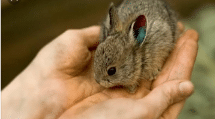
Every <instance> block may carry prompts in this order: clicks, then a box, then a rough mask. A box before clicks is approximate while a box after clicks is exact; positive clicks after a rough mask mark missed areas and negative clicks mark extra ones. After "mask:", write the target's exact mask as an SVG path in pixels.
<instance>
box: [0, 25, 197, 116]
mask: <svg viewBox="0 0 215 119" xmlns="http://www.w3.org/2000/svg"><path fill="white" fill-rule="evenodd" d="M98 35H99V27H90V28H87V29H83V30H69V31H67V32H65V33H64V34H62V35H61V36H59V37H58V38H56V39H55V40H54V41H53V42H51V43H50V44H48V45H47V46H46V47H44V48H43V49H42V50H41V51H40V53H39V54H38V55H37V57H36V58H35V59H34V60H33V62H32V63H31V64H30V65H29V66H28V67H27V69H26V70H25V71H24V72H23V73H21V74H20V75H19V76H18V77H17V78H16V79H15V80H14V81H13V82H12V83H11V84H10V85H9V86H8V87H7V88H6V89H4V90H3V92H2V102H3V104H2V106H3V111H5V112H6V110H8V111H7V112H6V113H4V115H5V116H8V115H10V113H11V112H14V113H15V114H13V115H12V117H20V116H21V117H23V116H24V117H26V118H49V117H50V118H57V117H60V116H61V117H62V118H63V117H66V116H65V115H67V114H68V112H72V113H70V117H74V116H76V114H78V112H79V111H81V110H82V109H83V107H85V109H87V108H89V107H90V106H92V105H94V104H96V103H99V102H102V101H105V100H108V99H110V98H119V97H128V98H134V99H137V98H142V97H144V96H145V95H146V94H148V92H149V91H150V90H149V88H150V83H149V82H147V81H145V82H143V83H141V86H140V88H139V89H138V91H137V93H136V94H128V93H127V92H126V91H125V90H123V89H120V88H119V89H115V90H113V89H104V88H103V87H101V86H100V85H98V84H97V83H96V82H95V80H94V78H93V71H92V61H93V52H94V50H95V47H96V44H97V41H98ZM194 59H195V58H194ZM193 62H194V61H193ZM21 81H22V83H21ZM11 87H13V88H11ZM21 87H22V88H21ZM23 87H25V88H23ZM20 88H21V89H22V90H20ZM20 91H21V92H23V93H24V94H23V95H15V96H14V95H11V93H12V92H13V93H14V92H17V94H20ZM14 98H16V99H19V98H20V100H15V101H14ZM8 99H9V100H8ZM4 102H5V103H4ZM19 102H24V103H23V104H22V105H18V106H17V105H15V107H14V108H13V106H14V105H12V104H14V103H16V104H17V103H19ZM9 103H12V104H11V106H12V109H11V107H10V106H8V105H9ZM28 104H30V105H28ZM26 105H28V106H26ZM14 109H21V110H22V111H21V113H17V112H16V110H14ZM35 109H36V111H35ZM4 115H3V116H4ZM67 116H68V115H67Z"/></svg>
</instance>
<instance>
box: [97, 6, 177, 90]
mask: <svg viewBox="0 0 215 119" xmlns="http://www.w3.org/2000/svg"><path fill="white" fill-rule="evenodd" d="M132 15H133V16H132ZM135 15H136V16H135ZM149 19H150V20H149ZM174 25H175V24H174ZM148 26H149V27H148ZM170 29H171V27H170V26H169V25H168V24H167V22H166V21H163V18H162V19H161V20H160V19H159V15H158V18H155V17H154V16H148V17H146V16H145V15H143V14H142V13H141V14H138V13H134V14H131V15H130V16H129V18H128V19H126V20H125V21H122V20H120V17H119V16H118V11H117V9H116V8H115V7H114V5H113V4H111V6H110V9H109V14H108V16H107V19H106V20H105V21H104V23H103V25H102V27H101V33H100V44H99V45H98V47H97V49H96V52H95V58H94V72H95V76H94V77H95V79H96V81H97V82H98V83H99V84H101V85H102V86H104V87H107V88H108V87H113V86H117V85H123V86H127V87H129V86H132V85H136V84H138V80H139V79H140V78H141V79H149V80H152V79H154V78H155V76H156V75H157V74H158V72H159V71H160V70H161V68H162V66H163V64H164V61H165V60H166V58H167V57H168V55H169V53H170V51H171V50H172V48H173V47H174V38H173V37H172V32H171V30H170Z"/></svg>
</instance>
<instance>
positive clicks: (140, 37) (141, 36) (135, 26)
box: [129, 15, 146, 45]
mask: <svg viewBox="0 0 215 119" xmlns="http://www.w3.org/2000/svg"><path fill="white" fill-rule="evenodd" d="M129 37H130V38H131V37H132V38H133V40H135V41H137V43H138V44H139V45H140V44H142V43H143V42H144V40H145V37H146V18H145V16H144V15H140V16H138V17H137V19H136V20H135V21H134V22H132V24H131V26H130V27H129Z"/></svg>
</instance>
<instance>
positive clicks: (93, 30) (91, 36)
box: [78, 26, 100, 48]
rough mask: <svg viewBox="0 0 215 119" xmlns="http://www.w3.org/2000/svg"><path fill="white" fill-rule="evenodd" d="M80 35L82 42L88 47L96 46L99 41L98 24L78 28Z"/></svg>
mask: <svg viewBox="0 0 215 119" xmlns="http://www.w3.org/2000/svg"><path fill="white" fill-rule="evenodd" d="M78 33H80V36H81V37H82V40H83V41H84V44H85V45H86V46H87V47H88V48H92V47H96V46H97V45H98V43H99V33H100V27H99V26H91V27H88V28H84V29H81V30H79V32H78Z"/></svg>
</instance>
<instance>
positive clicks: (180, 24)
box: [177, 22, 184, 33]
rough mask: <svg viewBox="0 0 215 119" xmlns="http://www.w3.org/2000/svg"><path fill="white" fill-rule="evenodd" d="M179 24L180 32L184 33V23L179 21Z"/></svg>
mask: <svg viewBox="0 0 215 119" xmlns="http://www.w3.org/2000/svg"><path fill="white" fill-rule="evenodd" d="M177 26H178V28H179V33H183V31H184V25H183V24H182V22H178V23H177Z"/></svg>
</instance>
